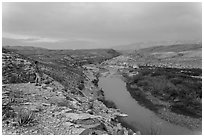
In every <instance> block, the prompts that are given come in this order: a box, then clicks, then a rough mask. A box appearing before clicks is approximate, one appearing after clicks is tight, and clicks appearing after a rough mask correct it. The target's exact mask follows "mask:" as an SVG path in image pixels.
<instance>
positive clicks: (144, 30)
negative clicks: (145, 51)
mask: <svg viewBox="0 0 204 137" xmlns="http://www.w3.org/2000/svg"><path fill="white" fill-rule="evenodd" d="M2 31H3V32H2V37H3V38H2V43H3V46H6V45H10V46H36V47H44V48H49V49H87V48H110V47H113V46H117V45H126V44H131V43H136V42H146V41H148V42H149V41H150V42H151V41H154V42H159V41H172V42H174V41H202V4H201V3H187V2H186V3H166V2H165V3H159V2H155V3H149V2H146V3H139V2H130V3H127V2H125V3H124V2H123V3H122V2H121V3H118V2H117V3H116V2H112V3H105V2H102V3H101V2H100V3H98V2H97V3H91V2H88V3H79V2H77V3H71V2H66V3H57V2H56V3H48V2H44V3H41V2H38V3H30V2H29V3H25V2H24V3H22V2H18V3H14V2H12V3H11V2H9V3H6V2H4V3H3V4H2Z"/></svg>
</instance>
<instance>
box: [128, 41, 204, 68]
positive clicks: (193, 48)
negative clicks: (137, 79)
mask: <svg viewBox="0 0 204 137" xmlns="http://www.w3.org/2000/svg"><path fill="white" fill-rule="evenodd" d="M129 56H131V57H132V58H134V59H136V61H137V62H138V63H139V64H142V65H145V64H149V65H157V66H166V67H190V68H201V67H202V43H199V44H177V45H169V46H157V47H150V48H143V49H139V50H135V51H134V52H131V53H130V54H129Z"/></svg>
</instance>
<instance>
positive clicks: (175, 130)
mask: <svg viewBox="0 0 204 137" xmlns="http://www.w3.org/2000/svg"><path fill="white" fill-rule="evenodd" d="M99 87H100V88H102V89H103V91H104V94H105V98H106V99H107V100H110V101H113V102H114V103H115V104H116V106H117V107H118V108H119V109H120V110H121V111H122V112H124V113H126V114H128V117H126V118H123V120H124V121H125V122H127V123H128V124H129V125H131V126H133V127H134V128H135V129H138V130H139V131H141V133H144V134H150V133H149V132H150V130H151V129H152V130H154V131H155V132H157V133H159V134H166V135H168V134H169V135H170V134H174V135H175V134H178V135H179V134H199V132H198V131H192V130H189V129H188V128H184V127H181V126H177V125H174V124H171V123H169V122H167V121H165V120H162V119H160V118H158V117H157V116H156V115H155V113H154V112H152V111H150V110H149V109H147V108H145V107H143V106H140V105H139V104H138V103H137V101H136V100H135V99H133V98H132V97H131V95H130V94H129V92H128V91H127V89H126V83H125V82H124V81H122V80H121V78H120V76H118V75H108V76H107V77H100V78H99Z"/></svg>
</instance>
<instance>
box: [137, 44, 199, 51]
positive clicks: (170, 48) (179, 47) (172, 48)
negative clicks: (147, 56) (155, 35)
mask: <svg viewBox="0 0 204 137" xmlns="http://www.w3.org/2000/svg"><path fill="white" fill-rule="evenodd" d="M192 50H201V51H202V43H198V44H175V45H169V46H156V47H150V48H143V49H139V50H137V52H139V53H141V52H142V53H155V52H184V51H192Z"/></svg>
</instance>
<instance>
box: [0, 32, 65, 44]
mask: <svg viewBox="0 0 204 137" xmlns="http://www.w3.org/2000/svg"><path fill="white" fill-rule="evenodd" d="M3 38H6V39H14V40H22V41H24V42H30V43H56V42H62V41H63V39H53V38H45V37H39V36H28V35H19V34H11V33H3Z"/></svg>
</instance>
